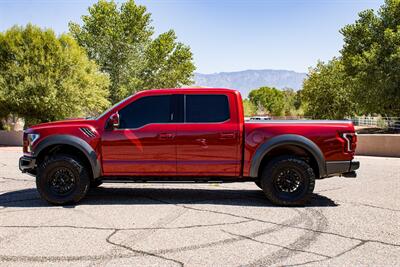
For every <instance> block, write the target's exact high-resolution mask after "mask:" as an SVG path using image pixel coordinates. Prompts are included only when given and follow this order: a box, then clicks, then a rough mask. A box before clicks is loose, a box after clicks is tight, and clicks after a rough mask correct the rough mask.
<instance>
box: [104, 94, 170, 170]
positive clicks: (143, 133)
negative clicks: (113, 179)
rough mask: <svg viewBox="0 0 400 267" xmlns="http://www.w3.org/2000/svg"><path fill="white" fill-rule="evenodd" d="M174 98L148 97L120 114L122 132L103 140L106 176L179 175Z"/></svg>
mask: <svg viewBox="0 0 400 267" xmlns="http://www.w3.org/2000/svg"><path fill="white" fill-rule="evenodd" d="M172 99H173V97H172V96H171V95H158V96H144V97H142V98H139V99H137V100H135V101H134V102H132V103H130V104H129V105H127V106H125V107H124V108H122V109H121V110H120V111H119V112H118V113H119V117H120V125H119V128H118V129H114V130H106V131H105V132H104V134H103V136H102V160H103V172H104V175H121V176H123V175H131V176H132V175H133V176H134V175H138V176H161V175H175V174H176V139H175V136H176V130H177V129H176V126H177V124H175V123H174V119H173V106H172V105H173V104H172Z"/></svg>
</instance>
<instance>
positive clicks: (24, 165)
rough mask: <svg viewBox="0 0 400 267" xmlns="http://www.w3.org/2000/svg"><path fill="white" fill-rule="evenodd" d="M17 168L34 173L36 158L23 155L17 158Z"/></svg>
mask: <svg viewBox="0 0 400 267" xmlns="http://www.w3.org/2000/svg"><path fill="white" fill-rule="evenodd" d="M19 169H20V170H21V171H22V172H23V173H25V172H27V173H29V174H32V175H36V159H35V158H32V157H27V156H23V157H20V158H19Z"/></svg>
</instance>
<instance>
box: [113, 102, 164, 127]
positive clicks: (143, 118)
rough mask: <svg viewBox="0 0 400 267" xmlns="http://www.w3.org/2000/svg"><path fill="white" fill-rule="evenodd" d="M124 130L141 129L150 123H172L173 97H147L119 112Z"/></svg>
mask: <svg viewBox="0 0 400 267" xmlns="http://www.w3.org/2000/svg"><path fill="white" fill-rule="evenodd" d="M119 117H120V126H119V128H122V129H126V128H128V129H130V128H139V127H142V126H144V125H146V124H150V123H170V122H171V96H170V95H159V96H147V97H143V98H140V99H138V100H136V101H135V102H132V103H131V104H129V105H128V106H126V107H124V108H123V109H121V110H120V111H119Z"/></svg>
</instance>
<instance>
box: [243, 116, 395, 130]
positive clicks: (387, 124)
mask: <svg viewBox="0 0 400 267" xmlns="http://www.w3.org/2000/svg"><path fill="white" fill-rule="evenodd" d="M256 117H267V118H270V119H271V120H312V119H313V118H312V117H309V116H256ZM246 120H250V117H246ZM345 120H351V121H352V122H353V123H354V125H355V126H368V127H376V128H382V129H393V130H400V117H352V118H346V119H345Z"/></svg>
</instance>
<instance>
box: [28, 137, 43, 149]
mask: <svg viewBox="0 0 400 267" xmlns="http://www.w3.org/2000/svg"><path fill="white" fill-rule="evenodd" d="M39 137H40V135H39V134H34V133H30V134H28V136H27V140H28V146H27V150H28V151H27V152H32V145H33V143H35V141H36V140H37V139H38V138H39Z"/></svg>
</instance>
